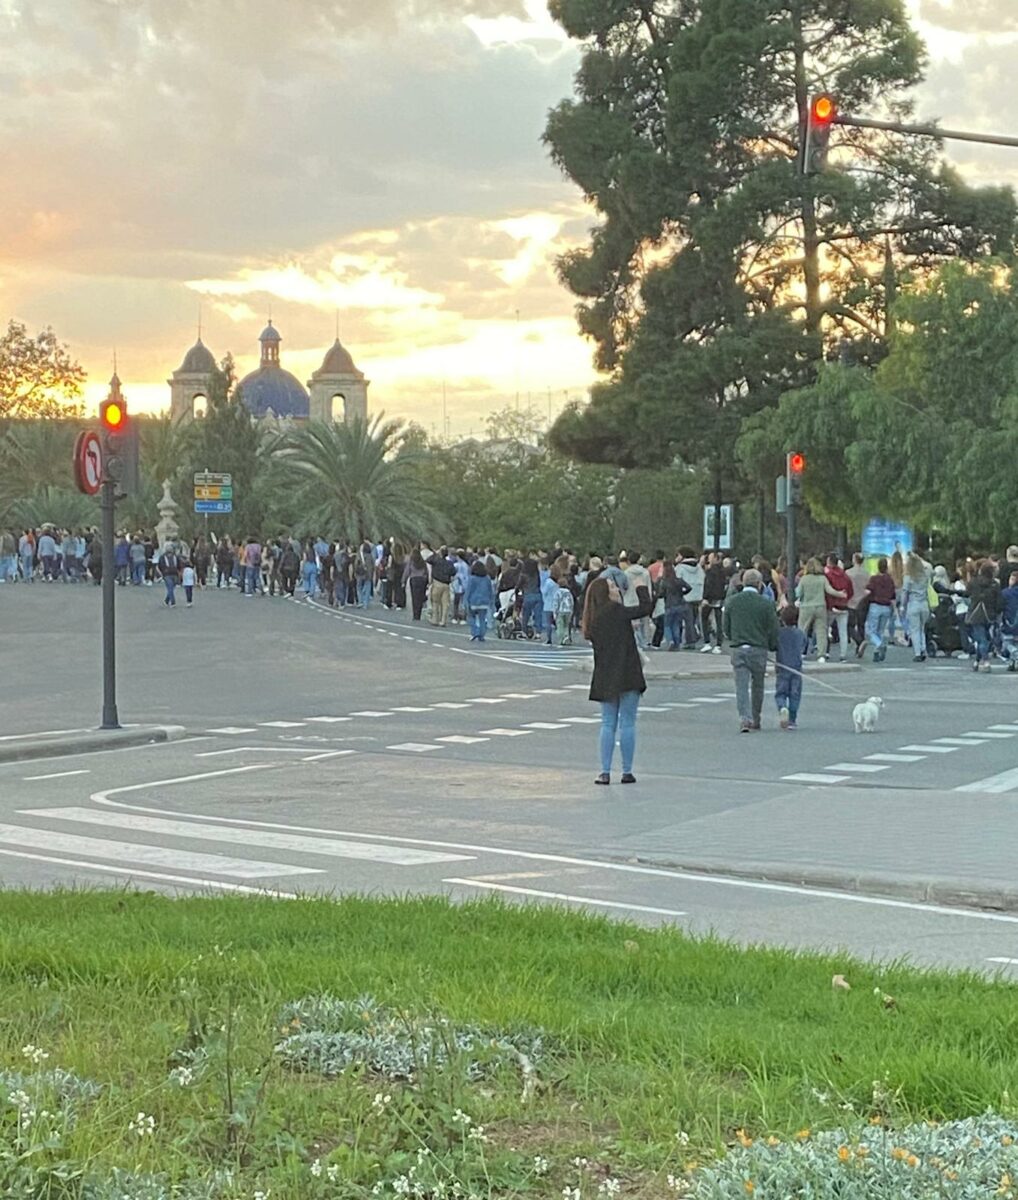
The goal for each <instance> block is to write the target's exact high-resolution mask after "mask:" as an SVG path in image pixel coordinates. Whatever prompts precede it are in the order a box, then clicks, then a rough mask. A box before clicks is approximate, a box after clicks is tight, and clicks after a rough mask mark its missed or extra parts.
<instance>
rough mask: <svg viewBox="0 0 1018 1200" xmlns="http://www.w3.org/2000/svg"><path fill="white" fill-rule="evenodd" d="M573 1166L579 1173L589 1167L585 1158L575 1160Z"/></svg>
mask: <svg viewBox="0 0 1018 1200" xmlns="http://www.w3.org/2000/svg"><path fill="white" fill-rule="evenodd" d="M573 1166H574V1167H575V1168H576V1169H577V1171H583V1170H585V1169H586V1167H587V1160H586V1159H585V1158H574V1159H573Z"/></svg>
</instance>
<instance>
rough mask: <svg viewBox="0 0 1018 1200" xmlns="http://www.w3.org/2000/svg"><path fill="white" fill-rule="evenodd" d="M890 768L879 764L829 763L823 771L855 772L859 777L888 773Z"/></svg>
mask: <svg viewBox="0 0 1018 1200" xmlns="http://www.w3.org/2000/svg"><path fill="white" fill-rule="evenodd" d="M890 769H891V768H890V767H889V766H887V765H883V764H880V763H847V762H843V763H831V765H830V766H829V767H824V770H825V771H855V772H857V773H858V774H860V775H868V774H872V773H873V772H875V771H889V770H890Z"/></svg>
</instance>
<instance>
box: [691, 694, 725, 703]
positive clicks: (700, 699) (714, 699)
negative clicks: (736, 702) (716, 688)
mask: <svg viewBox="0 0 1018 1200" xmlns="http://www.w3.org/2000/svg"><path fill="white" fill-rule="evenodd" d="M726 699H727V697H726ZM693 702H694V703H695V704H724V702H725V701H724V700H722V699H721V698H720V697H719V696H694V697H693Z"/></svg>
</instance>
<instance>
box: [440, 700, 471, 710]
mask: <svg viewBox="0 0 1018 1200" xmlns="http://www.w3.org/2000/svg"><path fill="white" fill-rule="evenodd" d="M431 707H432V708H469V707H470V705H469V704H463V703H461V702H459V701H456V700H439V701H437V702H436V703H435V704H433V705H432V706H431Z"/></svg>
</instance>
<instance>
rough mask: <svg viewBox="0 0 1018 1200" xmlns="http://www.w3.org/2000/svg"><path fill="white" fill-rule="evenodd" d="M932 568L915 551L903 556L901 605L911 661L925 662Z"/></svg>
mask: <svg viewBox="0 0 1018 1200" xmlns="http://www.w3.org/2000/svg"><path fill="white" fill-rule="evenodd" d="M932 579H933V567H932V565H931V564H930V563H928V562H927V561H926V560H925V559H924V558H923V557H922V555H920V554H917V553H916V552H915V550H910V551H909V552H908V554H907V555H906V556H905V574H904V577H903V580H902V585H901V604H902V608H903V610H904V615H905V628H906V629H907V630H908V639H909V641H910V642H911V643H912V661H913V662H925V661H926V622H927V621H928V620H929V619H930V583H931V581H932Z"/></svg>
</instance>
